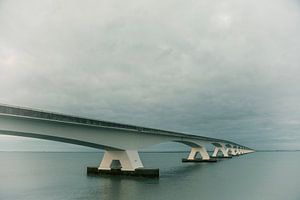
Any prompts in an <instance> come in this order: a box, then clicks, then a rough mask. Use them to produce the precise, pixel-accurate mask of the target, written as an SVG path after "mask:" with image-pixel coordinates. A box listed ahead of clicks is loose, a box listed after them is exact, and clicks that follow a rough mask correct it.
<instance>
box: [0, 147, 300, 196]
mask: <svg viewBox="0 0 300 200" xmlns="http://www.w3.org/2000/svg"><path fill="white" fill-rule="evenodd" d="M186 156H187V155H186V153H141V158H142V160H143V162H144V165H145V166H147V167H159V168H160V172H161V177H160V179H145V178H120V177H110V178H108V177H90V176H87V175H86V166H97V165H98V164H99V161H100V159H101V157H102V154H101V153H7V152H1V153H0V200H47V199H49V200H50V199H51V200H55V199H64V200H68V199H97V200H100V199H104V200H112V199H128V200H141V199H145V200H147V199H155V200H157V199H164V200H166V199H172V200H178V199H180V200H182V199H186V200H192V199H204V200H205V199H218V200H221V199H223V200H224V199H225V200H227V199H230V200H248V199H249V200H300V173H299V172H300V170H299V169H300V152H270V153H267V152H257V153H254V154H249V155H244V156H240V157H237V158H233V159H228V160H222V161H220V162H218V163H206V164H205V163H201V164H199V163H198V164H190V163H181V162H180V160H181V158H182V157H186Z"/></svg>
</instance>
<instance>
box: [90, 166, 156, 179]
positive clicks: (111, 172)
mask: <svg viewBox="0 0 300 200" xmlns="http://www.w3.org/2000/svg"><path fill="white" fill-rule="evenodd" d="M87 174H88V175H100V176H102V175H108V176H134V177H147V178H158V177H159V169H146V168H137V169H135V170H134V171H122V170H120V169H98V167H87Z"/></svg>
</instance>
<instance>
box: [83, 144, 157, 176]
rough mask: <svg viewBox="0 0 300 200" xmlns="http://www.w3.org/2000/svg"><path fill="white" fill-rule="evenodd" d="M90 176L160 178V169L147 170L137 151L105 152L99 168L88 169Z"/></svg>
mask: <svg viewBox="0 0 300 200" xmlns="http://www.w3.org/2000/svg"><path fill="white" fill-rule="evenodd" d="M87 173H88V174H93V175H117V176H120V175H121V176H122V175H124V176H142V177H159V169H146V168H144V166H143V163H142V161H141V159H140V156H139V154H138V151H136V150H120V151H105V152H104V155H103V159H102V161H101V163H100V166H99V167H98V168H96V167H88V168H87Z"/></svg>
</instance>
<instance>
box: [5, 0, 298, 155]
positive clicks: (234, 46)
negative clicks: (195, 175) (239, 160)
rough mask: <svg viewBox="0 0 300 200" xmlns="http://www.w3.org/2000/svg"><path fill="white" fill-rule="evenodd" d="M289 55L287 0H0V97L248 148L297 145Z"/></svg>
mask: <svg viewBox="0 0 300 200" xmlns="http://www.w3.org/2000/svg"><path fill="white" fill-rule="evenodd" d="M299 53H300V2H299V1H298V0H244V1H240V0H226V1H223V0H222V1H220V0H185V1H179V0H164V1H161V0H149V1H139V0H132V1H114V0H113V1H112V0H99V1H53V0H51V1H50V0H49V1H40V0H36V1H31V0H28V1H13V0H10V1H3V0H0V102H1V103H7V104H12V105H19V106H27V107H33V108H39V109H46V110H50V111H58V112H62V113H66V114H75V115H79V116H86V117H91V118H96V119H102V120H109V121H116V122H123V123H130V124H135V125H142V126H149V127H154V128H161V129H167V130H174V131H181V132H186V133H192V134H198V135H205V136H209V137H217V138H222V139H228V140H232V141H234V142H237V143H240V144H243V145H246V146H249V147H252V148H256V149H300V133H299V130H300V86H299V85H300V55H299ZM22 148H23V149H30V148H32V149H38V150H47V149H53V148H57V149H64V148H65V149H73V148H75V147H73V146H72V145H66V146H65V144H60V143H53V142H47V141H46V142H45V141H40V140H35V139H21V138H16V137H8V136H0V150H7V149H10V150H13V149H15V150H18V149H22ZM76 148H77V147H76Z"/></svg>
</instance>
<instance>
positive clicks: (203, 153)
mask: <svg viewBox="0 0 300 200" xmlns="http://www.w3.org/2000/svg"><path fill="white" fill-rule="evenodd" d="M197 153H200V155H201V157H202V160H209V159H210V157H209V154H208V153H207V151H206V148H205V147H193V148H192V150H191V152H190V154H189V157H188V160H195V158H196V155H197Z"/></svg>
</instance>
